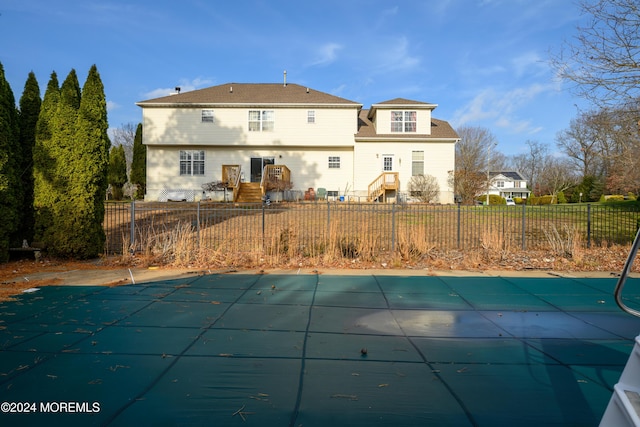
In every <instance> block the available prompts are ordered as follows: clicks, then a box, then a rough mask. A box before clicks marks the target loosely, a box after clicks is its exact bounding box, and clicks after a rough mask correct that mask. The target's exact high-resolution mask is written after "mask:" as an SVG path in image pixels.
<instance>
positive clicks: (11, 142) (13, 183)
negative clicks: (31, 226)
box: [0, 64, 22, 261]
mask: <svg viewBox="0 0 640 427" xmlns="http://www.w3.org/2000/svg"><path fill="white" fill-rule="evenodd" d="M20 154H21V153H20V143H19V127H18V111H17V110H16V102H15V98H14V96H13V92H12V90H11V87H10V86H9V82H7V79H6V78H5V74H4V67H3V66H2V64H0V217H1V218H2V219H1V220H0V261H7V260H8V259H9V245H10V238H11V236H12V235H13V233H15V232H16V230H17V228H18V223H19V220H18V219H19V215H20V212H19V210H20V207H21V199H22V198H21V194H20V176H19V172H18V165H20V163H21V161H22V160H21V155H20Z"/></svg>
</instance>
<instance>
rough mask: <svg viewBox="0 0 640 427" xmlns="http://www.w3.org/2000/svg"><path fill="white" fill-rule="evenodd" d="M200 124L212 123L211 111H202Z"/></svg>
mask: <svg viewBox="0 0 640 427" xmlns="http://www.w3.org/2000/svg"><path fill="white" fill-rule="evenodd" d="M202 123H213V110H208V109H207V110H202Z"/></svg>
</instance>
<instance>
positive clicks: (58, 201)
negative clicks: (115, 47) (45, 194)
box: [43, 70, 81, 256]
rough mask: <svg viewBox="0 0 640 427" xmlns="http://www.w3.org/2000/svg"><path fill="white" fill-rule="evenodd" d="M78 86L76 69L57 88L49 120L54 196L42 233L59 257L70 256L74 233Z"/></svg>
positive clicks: (50, 249)
mask: <svg viewBox="0 0 640 427" xmlns="http://www.w3.org/2000/svg"><path fill="white" fill-rule="evenodd" d="M80 95H81V91H80V84H79V83H78V77H77V75H76V72H75V70H71V71H70V72H69V74H68V75H67V78H66V79H65V80H64V82H62V86H61V87H60V99H59V101H58V105H57V108H56V111H55V113H54V114H53V118H52V121H51V125H52V126H51V130H52V134H51V144H50V146H49V151H48V154H49V156H50V158H51V163H52V165H53V171H52V178H53V188H52V190H53V194H52V195H51V198H52V199H53V200H52V201H53V203H52V206H51V215H52V225H51V226H50V227H48V228H47V229H45V230H44V237H43V240H44V243H45V244H46V245H47V248H48V250H49V251H50V252H51V253H52V254H54V255H59V256H71V255H72V251H70V247H69V245H70V242H69V239H71V238H72V234H73V233H75V232H76V231H75V230H74V229H73V227H72V226H70V224H69V222H72V221H73V217H74V216H75V215H77V213H76V212H74V211H73V209H72V207H71V205H72V204H73V199H72V195H71V191H70V190H71V180H72V178H73V177H74V175H75V173H76V172H75V170H74V168H75V165H74V158H73V156H74V150H73V147H74V145H75V143H74V138H75V128H76V121H77V118H78V109H79V107H80Z"/></svg>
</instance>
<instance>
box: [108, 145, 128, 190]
mask: <svg viewBox="0 0 640 427" xmlns="http://www.w3.org/2000/svg"><path fill="white" fill-rule="evenodd" d="M107 181H108V182H109V185H111V195H112V196H113V198H114V199H115V200H122V196H123V191H122V187H123V186H124V185H125V184H126V183H127V159H126V156H125V154H124V147H123V146H122V145H118V146H117V147H111V151H110V152H109V172H108V174H107Z"/></svg>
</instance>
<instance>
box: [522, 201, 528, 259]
mask: <svg viewBox="0 0 640 427" xmlns="http://www.w3.org/2000/svg"><path fill="white" fill-rule="evenodd" d="M522 250H523V251H526V250H527V203H526V202H525V203H523V204H522Z"/></svg>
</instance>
